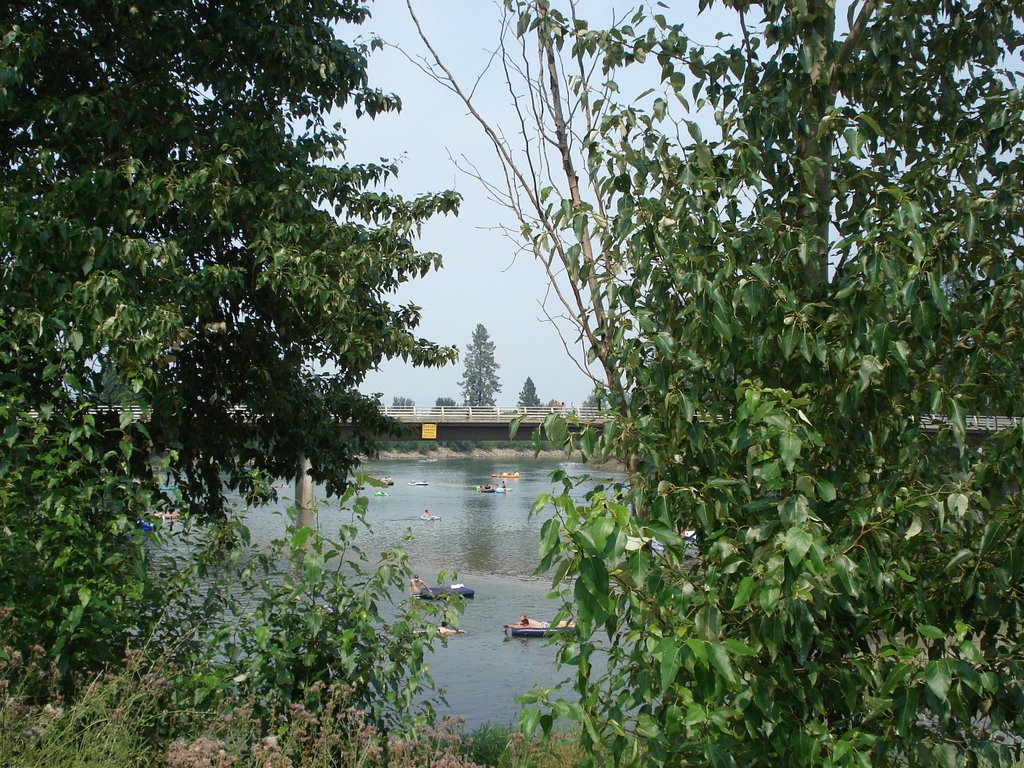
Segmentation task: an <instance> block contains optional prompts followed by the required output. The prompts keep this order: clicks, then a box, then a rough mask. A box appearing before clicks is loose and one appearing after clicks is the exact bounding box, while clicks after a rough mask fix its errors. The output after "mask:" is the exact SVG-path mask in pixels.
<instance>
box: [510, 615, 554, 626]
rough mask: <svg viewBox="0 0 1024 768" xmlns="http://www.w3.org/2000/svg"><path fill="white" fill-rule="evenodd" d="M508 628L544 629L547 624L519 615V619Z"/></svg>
mask: <svg viewBox="0 0 1024 768" xmlns="http://www.w3.org/2000/svg"><path fill="white" fill-rule="evenodd" d="M509 626H510V627H533V628H535V629H544V628H545V627H547V622H544V621H535V620H534V619H531V618H530V617H529V616H527V615H526V614H525V613H523V614H520V615H519V619H518V620H517V621H516V622H515V623H514V624H510V625H509Z"/></svg>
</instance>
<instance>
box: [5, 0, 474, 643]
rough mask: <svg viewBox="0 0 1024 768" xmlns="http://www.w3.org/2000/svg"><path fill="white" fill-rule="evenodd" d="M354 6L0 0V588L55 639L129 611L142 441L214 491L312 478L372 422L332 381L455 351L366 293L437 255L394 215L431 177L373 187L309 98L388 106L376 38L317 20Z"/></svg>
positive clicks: (413, 315) (343, 16)
mask: <svg viewBox="0 0 1024 768" xmlns="http://www.w3.org/2000/svg"><path fill="white" fill-rule="evenodd" d="M366 15H367V9H366V8H365V7H364V6H363V5H362V4H361V3H357V2H352V0H313V2H306V1H305V0H303V2H297V1H295V2H293V1H292V0H284V1H283V2H276V3H274V4H273V5H272V6H269V5H266V4H258V3H257V4H244V3H243V4H229V5H224V4H223V3H216V2H208V1H207V0H198V1H196V2H149V1H147V0H143V1H142V2H131V3H124V2H113V3H110V2H94V1H93V0H82V2H75V3H72V4H68V3H63V2H55V1H54V0H14V1H13V2H8V3H4V4H3V6H2V8H0V41H2V42H0V293H2V295H3V302H2V306H0V360H2V365H0V370H2V373H0V377H2V382H3V385H2V387H0V419H2V421H3V425H4V435H5V441H6V445H7V452H6V453H5V457H6V458H5V461H4V462H3V469H2V470H0V504H2V506H0V515H2V527H3V529H4V531H5V534H4V536H3V537H2V542H0V562H2V567H0V595H2V596H3V599H4V602H5V603H6V604H9V605H10V604H13V605H14V607H15V609H16V614H17V615H18V616H19V627H20V631H21V633H22V634H21V635H20V638H21V639H22V640H26V641H27V642H40V643H43V644H44V645H50V646H52V647H53V649H54V653H55V654H56V655H57V656H58V658H60V659H61V661H62V662H64V661H67V660H68V659H69V658H71V656H72V655H73V654H79V655H80V658H87V659H89V660H91V661H94V662H95V661H104V660H109V658H110V656H111V654H116V653H119V652H120V651H121V650H122V649H123V648H124V638H125V635H126V634H127V633H134V632H136V631H137V626H136V623H137V621H141V618H140V616H139V612H140V611H142V610H146V609H147V607H148V606H147V603H146V599H147V598H146V597H145V596H144V595H143V591H144V589H143V581H144V576H145V573H144V568H142V566H141V565H140V564H139V562H140V561H139V560H138V559H137V557H138V555H139V551H140V550H138V549H135V550H133V549H132V544H131V543H130V541H129V540H128V539H127V538H126V534H127V533H128V532H130V531H131V529H133V528H134V527H135V521H136V519H137V518H138V517H139V516H140V515H142V514H143V513H144V512H146V511H147V510H148V509H149V508H150V505H151V504H152V503H154V497H155V494H156V493H157V488H156V485H157V481H156V480H155V479H154V478H153V476H152V466H153V462H154V461H155V459H156V457H158V456H167V457H169V461H170V462H171V463H172V464H173V468H174V469H175V471H176V472H177V474H178V477H179V478H180V482H179V485H178V488H179V492H180V493H181V494H182V498H183V501H184V503H186V504H189V505H190V507H191V509H192V511H193V512H202V513H204V514H207V515H210V516H214V517H216V516H219V515H220V514H221V513H222V511H223V500H224V493H225V491H226V490H228V489H230V488H236V487H240V486H242V484H243V483H245V482H247V479H248V478H249V477H250V476H251V475H250V474H249V470H251V469H255V470H263V471H264V472H265V474H266V476H269V477H280V476H294V475H295V473H296V466H297V457H298V456H299V455H300V454H302V455H305V456H307V457H308V458H309V459H310V461H311V463H312V473H313V475H314V477H315V478H317V479H318V480H321V481H323V482H324V483H325V484H326V486H327V488H328V490H329V491H332V492H338V491H340V490H342V489H344V488H345V486H346V484H347V483H348V482H349V477H350V473H351V471H352V469H353V467H354V466H355V465H356V462H357V456H358V455H360V454H361V453H366V452H369V453H372V452H373V450H374V445H373V442H372V439H371V437H372V435H373V434H376V433H379V432H380V431H381V430H387V429H388V428H389V426H390V425H389V424H388V423H387V422H386V421H382V420H381V417H380V416H379V414H378V409H377V406H376V402H375V401H374V400H373V399H371V398H367V397H364V396H362V395H360V394H359V393H358V392H357V390H356V387H357V385H358V384H359V383H360V382H361V381H362V379H363V377H364V375H365V373H366V372H367V371H368V370H370V369H372V368H373V367H375V366H376V365H377V364H378V363H379V362H381V361H382V360H383V359H385V358H389V357H395V356H400V357H404V358H407V359H409V360H411V361H412V362H413V363H415V364H419V365H439V364H442V363H447V362H451V361H453V360H454V358H455V351H454V349H452V348H448V347H442V346H437V345H435V344H433V343H429V342H426V341H423V340H421V339H418V338H417V336H416V335H415V334H414V333H413V331H414V329H415V328H416V327H417V325H418V323H419V319H420V318H419V310H418V309H417V308H416V307H414V306H411V305H409V306H393V305H392V304H391V303H390V301H389V299H388V297H389V296H390V295H391V294H392V292H393V290H394V289H395V288H396V287H398V286H399V285H400V284H402V283H404V282H406V281H408V280H410V279H413V278H415V277H419V276H422V275H424V274H425V273H427V272H428V271H430V270H432V269H435V268H437V267H438V266H439V265H440V257H439V256H438V255H436V254H432V253H421V252H419V251H417V250H416V248H415V247H414V245H413V240H414V238H415V237H416V235H417V233H418V231H419V228H420V225H421V224H422V223H423V222H424V221H425V220H426V219H427V218H429V217H431V216H433V215H435V214H438V213H448V212H453V211H454V210H455V208H456V205H457V198H456V197H455V196H454V195H453V194H449V193H444V194H437V195H425V196H423V197H419V198H416V199H403V198H401V197H397V196H393V195H388V194H382V193H381V192H380V191H379V190H378V189H377V188H376V187H377V186H378V185H379V184H380V183H382V182H385V181H386V180H387V179H388V178H389V177H391V176H392V175H393V174H394V173H395V172H396V167H395V166H394V165H391V164H388V163H380V164H367V165H354V164H349V163H346V162H345V161H344V158H343V152H344V149H345V140H344V135H343V131H342V127H341V125H340V124H339V123H337V122H335V120H336V117H334V116H332V115H337V114H342V112H340V110H347V112H345V113H344V114H348V115H352V114H355V115H356V116H369V117H374V116H376V115H379V114H382V113H386V112H389V111H391V110H394V109H396V108H397V107H398V106H399V101H398V98H397V97H395V96H391V95H388V94H385V93H382V92H380V91H379V90H377V89H375V88H373V87H371V86H370V85H369V83H368V82H367V77H366V60H367V56H368V55H369V53H370V51H371V49H372V47H373V46H374V45H375V44H376V43H374V42H372V41H371V42H367V43H360V44H351V43H349V42H346V40H345V39H343V38H342V37H340V36H339V31H340V30H348V29H351V26H350V25H352V24H358V23H359V22H361V21H362V20H363V19H364V18H365V17H366ZM314 366H315V367H314ZM314 371H316V372H314ZM96 403H104V404H108V405H115V406H118V407H119V408H129V407H131V408H134V409H136V414H137V415H132V413H130V412H129V411H127V410H114V411H112V412H107V411H102V410H101V411H97V410H95V409H93V408H91V407H90V406H91V405H93V404H96ZM339 421H350V422H351V423H352V424H353V426H354V429H355V437H354V439H353V440H351V441H349V442H342V441H340V440H339V439H337V430H336V429H335V425H336V424H337V423H338V422H339ZM37 545H39V546H37ZM30 553H31V555H32V556H31V557H29V554H30ZM125 583H128V584H131V585H134V586H131V587H130V588H123V585H124V584H125ZM128 606H132V607H133V608H134V609H136V610H135V612H134V613H132V611H131V610H129V607H128Z"/></svg>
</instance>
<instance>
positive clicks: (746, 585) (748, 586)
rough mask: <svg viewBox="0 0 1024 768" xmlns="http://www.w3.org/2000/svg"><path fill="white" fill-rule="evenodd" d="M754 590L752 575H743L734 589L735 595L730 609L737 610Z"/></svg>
mask: <svg viewBox="0 0 1024 768" xmlns="http://www.w3.org/2000/svg"><path fill="white" fill-rule="evenodd" d="M753 591H754V579H753V577H752V576H744V577H743V579H742V580H741V581H740V585H739V587H738V588H737V589H736V597H735V598H733V601H732V610H734V611H735V610H738V609H740V608H742V607H743V606H745V605H746V604H747V603H748V602H749V601H750V595H751V593H752V592H753Z"/></svg>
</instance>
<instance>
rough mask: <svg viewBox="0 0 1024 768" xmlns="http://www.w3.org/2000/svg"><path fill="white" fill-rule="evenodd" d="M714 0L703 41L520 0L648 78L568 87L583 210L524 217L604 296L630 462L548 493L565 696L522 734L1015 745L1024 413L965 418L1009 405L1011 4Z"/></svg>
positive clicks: (761, 755) (777, 759)
mask: <svg viewBox="0 0 1024 768" xmlns="http://www.w3.org/2000/svg"><path fill="white" fill-rule="evenodd" d="M712 5H715V3H713V2H711V1H710V0H702V2H701V4H700V7H701V8H702V9H705V8H707V7H709V6H712ZM721 5H722V6H724V7H725V8H727V9H730V10H731V11H732V12H734V13H735V14H736V17H737V24H736V29H737V32H738V33H739V34H737V36H736V37H735V38H730V37H729V36H721V37H720V40H719V42H718V44H717V45H715V46H711V45H708V46H706V47H705V46H704V45H701V44H700V43H698V42H697V41H696V40H695V39H693V37H692V36H690V35H688V30H686V29H683V28H681V27H680V26H679V25H676V24H673V23H672V22H671V20H670V19H668V18H667V17H666V15H663V14H661V13H660V12H659V13H657V14H654V15H647V14H645V13H643V12H638V13H637V14H636V16H635V17H633V18H632V19H631V20H630V23H629V24H628V25H627V24H624V25H622V26H620V27H618V28H617V29H613V30H607V31H606V30H591V29H590V28H589V27H588V25H587V24H586V22H585V21H583V20H581V19H577V18H572V17H566V16H563V15H561V14H560V13H559V12H558V11H557V10H555V9H552V8H550V7H549V6H548V4H547V3H532V2H531V3H527V2H524V3H518V4H515V7H517V8H518V9H519V11H520V12H521V14H522V15H521V19H520V24H519V33H520V34H521V35H524V36H536V38H537V40H538V50H539V51H540V52H541V58H542V60H544V58H545V57H546V55H547V54H548V53H553V52H554V51H560V52H561V55H562V56H563V58H562V59H559V61H561V64H557V65H555V67H556V68H555V71H556V72H560V71H568V68H569V67H570V66H571V67H572V69H573V71H578V72H588V71H592V70H591V68H590V64H591V63H592V62H594V61H596V62H597V65H598V66H599V67H603V70H602V71H603V72H604V73H605V75H606V76H607V77H608V78H610V77H611V76H612V73H613V71H614V70H615V68H617V67H622V66H625V67H635V66H639V65H640V64H641V63H643V62H647V64H656V65H657V66H658V67H659V70H660V77H661V86H662V87H661V88H660V89H658V90H657V91H655V92H654V93H653V94H652V95H651V97H650V100H649V101H647V102H636V103H631V104H624V105H623V104H616V103H614V102H613V101H612V100H611V98H612V95H613V94H614V93H615V88H614V87H606V88H601V87H599V86H601V85H603V83H597V82H590V81H588V80H587V78H585V77H583V78H577V79H574V80H573V81H572V82H573V84H574V86H575V90H574V91H573V92H572V95H573V97H574V98H575V99H577V100H578V101H577V103H578V104H579V105H580V106H579V109H578V110H576V112H575V113H576V114H588V115H597V116H598V117H599V119H595V121H594V123H593V125H595V126H596V128H595V129H594V130H593V131H592V132H591V133H589V134H587V141H586V143H585V144H584V145H583V150H584V152H585V153H586V156H587V166H586V167H587V173H588V177H589V180H590V182H591V186H592V188H593V190H594V192H595V200H594V201H593V202H589V203H588V202H586V201H584V200H582V199H580V198H576V197H570V198H567V199H554V198H549V207H548V209H547V212H546V216H545V218H544V219H543V221H544V224H545V225H546V226H547V228H542V227H538V228H537V229H536V230H534V232H535V237H536V239H535V241H534V245H535V247H536V248H538V249H539V250H542V249H543V248H544V247H546V245H545V244H550V243H551V242H552V233H553V232H555V233H557V234H558V238H557V240H558V241H559V242H560V243H562V245H560V246H558V247H559V248H561V249H562V250H561V251H560V253H562V254H563V255H568V256H569V257H570V263H568V264H567V265H566V269H567V271H568V273H569V274H574V275H579V276H580V279H581V281H583V280H585V281H588V284H589V285H590V287H591V289H592V291H593V293H592V294H591V296H590V300H591V301H592V302H593V304H594V305H595V306H599V307H601V308H602V311H605V312H607V316H606V319H604V320H601V319H599V322H598V323H597V325H596V327H595V326H594V324H593V320H594V317H595V315H593V314H591V315H589V317H587V318H585V320H586V321H589V324H588V325H587V327H588V328H591V329H592V330H593V334H594V339H595V340H596V343H594V344H593V346H592V350H591V354H592V356H593V357H594V358H595V359H599V360H600V361H601V363H602V365H603V367H604V369H605V370H606V371H609V372H613V373H614V376H615V380H614V381H609V384H608V386H607V387H606V392H602V393H600V396H601V398H602V399H603V398H604V397H605V396H607V397H608V398H609V399H610V401H611V404H612V406H613V407H614V408H616V410H617V412H618V413H619V414H620V418H619V419H618V420H617V422H616V424H615V427H614V429H610V430H607V431H605V432H603V433H600V434H594V433H592V432H591V433H584V434H583V435H582V436H581V437H580V438H579V439H578V442H575V443H574V444H575V445H576V446H578V447H579V448H581V449H582V450H583V451H584V454H585V455H586V456H591V455H597V454H603V453H612V454H614V455H618V456H628V457H632V459H631V462H630V466H631V467H632V468H633V470H634V471H633V474H632V475H631V478H630V482H629V483H628V484H627V485H624V486H622V487H614V488H605V489H601V490H599V491H598V492H596V493H594V494H592V495H591V496H590V497H589V499H588V502H587V503H585V504H580V503H579V502H578V501H575V500H574V499H573V498H571V497H570V496H569V494H568V492H566V493H565V494H564V495H561V496H559V497H556V498H554V499H552V502H553V504H554V506H555V510H556V513H557V514H556V517H555V518H554V519H553V520H552V521H551V522H550V523H549V524H547V525H546V526H545V530H544V532H543V535H542V538H543V540H542V545H541V547H542V555H543V559H542V563H541V569H542V570H543V569H546V568H549V567H554V568H555V574H556V575H555V582H556V584H559V585H563V586H565V585H571V586H565V589H566V590H567V591H566V599H567V600H571V603H572V610H573V611H574V612H575V615H576V617H577V622H578V624H579V626H580V628H581V634H580V638H579V641H578V642H577V643H573V644H569V645H567V646H566V647H565V648H564V650H563V651H562V655H561V658H562V660H563V661H565V662H568V663H570V664H572V665H573V667H574V668H576V669H577V670H578V673H577V689H578V692H579V694H580V696H581V699H580V703H579V705H576V704H575V703H573V704H568V703H567V702H555V703H551V711H550V712H548V713H545V714H544V715H543V719H542V720H539V719H538V718H541V711H540V710H533V711H530V712H528V713H527V714H526V722H527V724H528V725H529V724H536V723H537V722H542V723H543V724H545V725H550V724H551V722H552V720H551V718H550V716H551V715H552V714H554V715H561V716H571V717H574V718H576V719H578V720H579V721H580V722H581V723H582V725H583V734H584V740H585V741H586V742H587V743H589V744H591V745H594V744H597V743H604V744H610V745H613V747H614V750H615V752H616V754H617V755H618V757H619V758H620V759H623V760H626V759H637V760H644V761H651V762H656V763H658V764H672V765H678V764H712V765H715V766H731V765H777V764H779V763H787V764H801V765H810V764H823V765H864V764H874V765H879V764H895V765H904V764H938V765H949V766H952V765H955V764H960V763H961V762H962V761H967V762H969V763H971V762H972V761H979V760H980V761H986V760H987V761H991V762H992V763H998V762H1001V761H1005V760H1007V759H1009V755H1010V754H1016V755H1017V759H1019V754H1017V753H1019V750H1020V747H1019V744H1018V742H1015V741H1014V739H1013V734H1016V733H1020V732H1021V729H1022V726H1024V722H1022V720H1021V714H1020V713H1021V711H1022V710H1021V708H1020V706H1019V702H1020V701H1021V698H1022V696H1024V668H1022V659H1024V655H1022V650H1024V648H1022V644H1021V636H1020V633H1021V620H1022V616H1021V605H1022V602H1021V599H1020V598H1021V594H1020V584H1021V583H1022V577H1024V557H1022V555H1021V552H1022V549H1021V536H1022V528H1021V526H1020V520H1021V513H1022V511H1024V510H1022V501H1021V497H1020V491H1019V480H1020V477H1021V476H1022V474H1024V426H1022V425H1021V424H1020V422H1019V420H1018V422H1017V423H1016V425H1014V426H1012V427H1009V428H1005V429H1003V430H1002V431H1000V432H998V433H995V434H990V435H987V437H986V439H984V441H983V442H979V441H977V440H974V439H973V438H972V437H971V435H970V434H969V423H968V417H969V415H971V414H979V415H996V414H1000V415H1006V416H1020V415H1021V414H1024V388H1022V387H1021V382H1022V364H1024V339H1022V336H1021V334H1020V329H1019V325H1020V322H1019V319H1020V318H1021V317H1022V316H1024V279H1022V263H1024V259H1022V251H1021V246H1022V243H1021V231H1022V224H1024V221H1022V210H1024V208H1022V205H1021V204H1022V202H1024V199H1022V189H1021V186H1020V184H1019V178H1020V174H1021V172H1022V171H1024V168H1022V166H1021V164H1022V162H1024V160H1022V158H1024V144H1022V142H1024V121H1022V119H1021V118H1022V114H1021V110H1022V106H1024V102H1022V93H1021V91H1020V89H1019V85H1018V83H1019V78H1020V75H1021V73H1020V72H1019V71H1018V70H1019V58H1018V57H1017V52H1018V51H1019V48H1020V44H1021V42H1022V39H1021V32H1020V30H1021V29H1022V16H1024V6H1022V5H1021V4H1020V3H1016V2H1015V3H1004V2H998V3H996V2H984V1H983V2H973V1H972V2H966V1H965V2H958V1H956V0H953V1H952V2H949V1H947V0H941V1H940V0H920V1H915V2H897V3H885V4H882V3H878V2H874V1H873V0H864V2H853V3H850V4H849V15H848V27H847V28H845V29H844V28H843V26H842V19H838V18H837V17H836V8H835V5H836V4H835V3H832V2H827V1H826V0H810V1H808V0H800V1H799V2H797V1H795V0H764V1H763V2H754V3H722V4H721ZM550 60H551V61H552V62H554V61H555V59H554V58H552V59H550ZM563 68H564V69H563ZM545 76H546V73H545ZM552 82H555V80H554V79H552ZM566 111H567V112H568V110H566ZM698 113H699V114H700V115H701V116H702V117H701V119H700V120H698V119H696V118H695V115H697V114H698ZM707 117H711V118H712V119H711V120H707V119H705V118H707ZM709 123H711V125H710V127H709ZM549 194H550V193H549ZM589 236H592V237H593V238H594V240H595V241H596V242H597V246H598V247H596V248H595V249H594V250H593V252H592V253H595V254H597V256H593V257H590V256H588V251H587V249H586V248H581V247H578V245H577V246H575V247H566V246H565V244H567V243H568V244H571V243H574V242H575V243H579V241H580V238H583V237H589ZM552 247H554V246H552ZM950 287H952V290H951V289H950ZM624 393H628V396H626V395H625V394H624ZM929 415H935V416H937V420H936V421H935V422H934V423H935V424H937V427H936V428H935V429H931V428H929V427H927V423H926V420H925V418H924V417H926V416H929ZM548 433H549V434H552V431H551V429H550V428H549V429H548ZM573 440H575V439H573ZM566 484H567V486H569V485H570V481H569V479H568V478H566ZM688 529H695V530H696V531H697V544H696V550H695V551H694V549H693V546H694V545H693V544H691V543H690V542H688V541H686V540H685V539H684V537H683V535H682V534H683V532H684V531H685V530H688ZM653 538H656V539H657V540H658V542H659V544H658V546H656V547H655V546H652V543H651V540H652V539H653ZM694 555H696V557H694ZM598 653H607V655H608V666H607V672H606V673H605V674H601V675H600V681H597V679H596V678H597V677H598V674H599V673H598V672H597V671H596V668H595V665H594V663H593V660H594V657H595V656H596V655H597V654H598ZM540 698H543V697H542V696H541V697H540Z"/></svg>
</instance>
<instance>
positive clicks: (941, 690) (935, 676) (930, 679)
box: [924, 659, 952, 702]
mask: <svg viewBox="0 0 1024 768" xmlns="http://www.w3.org/2000/svg"><path fill="white" fill-rule="evenodd" d="M924 680H925V684H926V685H927V686H928V690H930V691H931V692H932V693H933V694H934V695H935V697H936V698H937V699H938V700H939V701H943V702H944V701H946V698H947V697H948V695H949V686H950V683H951V680H952V677H951V675H950V670H949V662H948V661H946V660H942V659H940V660H937V661H930V662H928V664H927V665H925V668H924Z"/></svg>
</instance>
